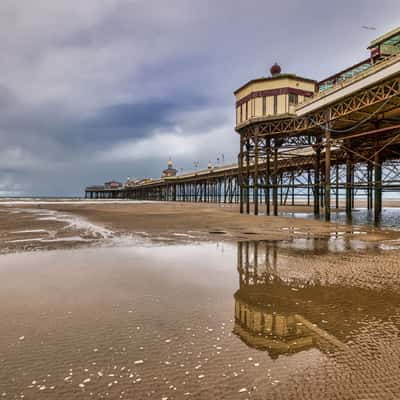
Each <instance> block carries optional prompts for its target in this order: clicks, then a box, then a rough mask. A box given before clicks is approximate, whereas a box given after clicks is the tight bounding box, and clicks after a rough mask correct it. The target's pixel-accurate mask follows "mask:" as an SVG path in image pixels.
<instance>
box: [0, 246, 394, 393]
mask: <svg viewBox="0 0 400 400" xmlns="http://www.w3.org/2000/svg"><path fill="white" fill-rule="evenodd" d="M334 243H336V244H334ZM338 243H340V244H338ZM396 244H397V243H396V242H394V241H393V242H392V243H390V245H396ZM357 246H359V244H358V242H357V241H356V240H352V241H350V242H349V245H348V244H347V242H346V243H344V242H343V241H342V240H341V239H335V240H333V239H332V238H329V239H325V240H322V239H314V240H311V239H293V240H291V241H283V242H280V241H270V242H266V241H261V242H258V241H244V242H239V243H237V244H229V243H206V244H196V245H195V244H187V245H176V244H170V245H165V244H159V245H154V244H148V243H146V244H145V245H143V244H140V243H135V245H132V242H126V244H125V246H124V245H121V246H118V247H114V246H113V247H106V248H105V247H99V248H84V249H78V250H63V251H48V252H36V253H20V254H12V255H5V256H0V261H1V262H0V330H1V332H2V335H1V338H0V363H1V366H2V368H0V394H2V393H5V394H3V395H2V396H3V397H4V398H6V399H7V398H10V399H11V398H12V399H14V398H17V397H18V398H20V397H21V396H23V397H25V398H39V397H46V398H49V399H57V400H64V399H65V400H67V399H68V400H69V399H71V398H89V397H93V398H121V399H132V398H154V399H162V398H168V399H181V398H191V397H192V398H196V399H212V398H215V399H217V398H218V399H244V398H250V397H251V398H255V399H276V398H285V399H286V398H293V399H294V398H296V399H311V398H315V399H317V398H320V395H321V393H323V397H324V399H336V398H363V397H364V395H365V393H368V394H369V395H368V398H371V399H382V398H394V397H395V396H396V393H398V391H399V390H400V382H399V380H398V376H399V375H400V339H399V337H400V308H399V306H398V304H399V303H400V295H399V293H400V272H399V271H400V268H399V267H400V265H399V260H398V258H397V256H396V254H394V255H393V256H392V255H391V252H382V250H380V249H377V250H376V253H375V252H373V253H371V254H370V253H367V254H366V255H365V256H363V258H362V259H361V258H360V257H361V256H359V255H357V253H356V251H357V250H358V247H357ZM376 254H379V258H377V257H376ZM371 374H372V375H373V376H374V379H370V377H371ZM299 387H301V391H299ZM189 393H190V394H189Z"/></svg>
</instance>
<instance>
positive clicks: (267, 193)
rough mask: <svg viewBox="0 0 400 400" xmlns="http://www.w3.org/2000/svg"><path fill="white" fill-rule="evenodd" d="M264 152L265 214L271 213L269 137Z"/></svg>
mask: <svg viewBox="0 0 400 400" xmlns="http://www.w3.org/2000/svg"><path fill="white" fill-rule="evenodd" d="M265 153H266V156H267V165H266V167H265V206H266V214H267V215H268V216H270V215H271V160H270V157H271V139H267V140H266V149H265Z"/></svg>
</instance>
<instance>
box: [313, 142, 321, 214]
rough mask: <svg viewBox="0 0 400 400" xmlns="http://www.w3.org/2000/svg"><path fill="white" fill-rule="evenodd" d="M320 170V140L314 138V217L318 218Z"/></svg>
mask: <svg viewBox="0 0 400 400" xmlns="http://www.w3.org/2000/svg"><path fill="white" fill-rule="evenodd" d="M320 168H321V138H320V137H319V136H317V137H316V144H315V159H314V216H315V217H317V218H319V216H320V191H319V187H320V172H321V171H320Z"/></svg>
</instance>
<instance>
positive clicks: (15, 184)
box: [0, 0, 400, 195]
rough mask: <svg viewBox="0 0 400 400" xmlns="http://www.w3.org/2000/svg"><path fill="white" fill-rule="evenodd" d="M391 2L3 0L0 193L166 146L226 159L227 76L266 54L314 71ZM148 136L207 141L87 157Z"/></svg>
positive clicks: (64, 183)
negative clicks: (196, 148) (196, 146)
mask: <svg viewBox="0 0 400 400" xmlns="http://www.w3.org/2000/svg"><path fill="white" fill-rule="evenodd" d="M399 11H400V3H399V2H398V0H382V1H380V2H377V1H376V0H374V1H373V0H365V1H363V2H360V1H358V0H347V1H345V0H338V1H336V2H334V3H332V2H330V3H329V2H321V1H320V0H302V1H301V0H293V1H290V2H271V1H265V0H249V1H246V2H239V1H234V0H230V1H229V0H220V1H217V2H216V1H211V0H203V1H197V0H192V1H187V0H170V1H168V2H165V1H161V0H147V1H144V0H139V1H133V0H108V1H98V0H85V1H84V2H80V3H76V2H71V1H66V0H59V1H57V2H55V1H54V0H38V1H35V2H32V1H31V0H20V1H18V2H15V1H12V0H3V1H2V2H1V3H0V26H1V28H0V30H1V34H2V35H1V37H2V40H1V42H0V51H1V54H2V63H1V64H0V140H1V142H2V147H1V153H0V156H1V155H2V160H0V194H1V193H9V192H14V193H18V194H20V193H25V194H37V195H40V194H46V195H50V194H59V195H65V194H78V193H81V190H82V187H83V186H84V185H85V184H90V183H96V182H97V183H98V182H102V181H103V180H106V179H110V178H119V179H124V178H125V177H126V176H148V175H150V176H158V175H159V172H160V170H161V169H162V168H163V167H164V164H165V159H166V158H167V157H168V156H172V157H173V158H174V160H175V161H176V164H177V166H178V167H182V168H185V169H187V168H190V167H191V166H192V162H193V160H192V158H193V157H196V158H198V159H200V161H201V162H202V163H203V165H204V164H205V163H206V162H207V161H208V159H212V160H215V159H216V157H218V156H219V155H220V153H222V152H225V153H226V159H227V160H229V161H231V160H233V158H234V157H235V154H236V151H237V150H236V149H237V147H238V144H237V135H236V134H235V133H234V132H233V124H234V112H233V104H234V99H233V95H232V92H233V90H234V89H235V88H237V87H238V86H240V85H241V84H243V83H244V82H246V81H247V80H249V79H252V78H254V77H258V76H261V75H266V74H267V73H268V69H269V66H270V65H271V64H272V63H273V62H275V61H278V62H279V63H280V64H281V65H282V67H283V70H284V71H287V72H293V73H297V74H299V75H304V76H308V77H311V78H314V79H322V78H323V77H325V76H328V75H330V74H331V73H334V72H335V71H337V70H339V69H342V68H344V67H346V66H347V65H350V64H352V63H356V62H358V61H359V60H361V59H362V58H363V57H366V56H367V51H366V49H365V48H366V46H367V45H368V42H369V41H370V40H371V39H373V38H374V37H375V36H377V35H379V34H381V33H384V32H385V31H387V30H389V29H391V28H393V27H395V26H396V25H397V24H398V15H399ZM362 25H374V26H376V27H377V31H376V32H370V31H366V30H363V29H362V28H361V26H362ZM214 131H215V132H218V135H217V136H218V139H216V140H215V141H212V140H210V139H209V135H208V134H209V133H210V132H214ZM157 135H158V136H157ZM160 135H172V136H173V137H174V140H175V139H177V140H179V137H181V138H182V146H183V145H184V143H185V140H184V138H186V139H187V141H189V142H190V143H192V142H193V143H195V142H196V141H194V138H196V140H197V141H198V142H199V143H203V142H204V141H207V143H205V145H203V144H202V146H201V151H202V154H198V153H195V152H194V153H193V152H192V153H191V154H190V155H189V154H188V155H185V154H183V153H182V151H179V152H178V151H177V152H176V156H175V157H174V154H165V155H164V154H163V151H162V149H157V151H156V152H154V154H149V155H148V160H143V159H140V160H139V159H134V157H132V160H130V159H129V157H124V158H123V159H115V160H114V161H113V162H111V161H109V162H107V163H104V162H103V161H101V160H99V158H98V157H96V154H98V153H99V152H101V151H103V152H104V151H105V152H107V150H108V149H115V148H117V149H118V148H120V147H121V146H123V145H124V143H129V144H130V145H131V146H134V145H135V143H136V142H137V143H142V145H143V141H144V140H146V139H149V138H155V137H157V138H160ZM207 135H208V136H207ZM172 136H171V137H172ZM166 137H167V136H166ZM168 137H169V136H168ZM202 139H204V140H203V142H202ZM149 140H150V139H149ZM187 141H186V142H187ZM157 143H162V140H160V141H159V142H155V145H157ZM196 143H197V142H196ZM177 146H178V147H179V145H177ZM156 154H157V156H156ZM178 154H179V155H178ZM7 188H8V190H7Z"/></svg>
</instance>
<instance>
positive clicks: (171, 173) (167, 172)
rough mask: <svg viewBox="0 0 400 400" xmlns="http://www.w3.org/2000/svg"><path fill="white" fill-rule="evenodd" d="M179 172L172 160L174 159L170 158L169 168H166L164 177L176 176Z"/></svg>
mask: <svg viewBox="0 0 400 400" xmlns="http://www.w3.org/2000/svg"><path fill="white" fill-rule="evenodd" d="M177 172H178V171H177V170H176V169H175V168H174V164H173V162H172V160H171V158H170V159H169V160H168V163H167V169H164V171H163V175H162V177H163V178H168V177H171V176H176V173H177Z"/></svg>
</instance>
